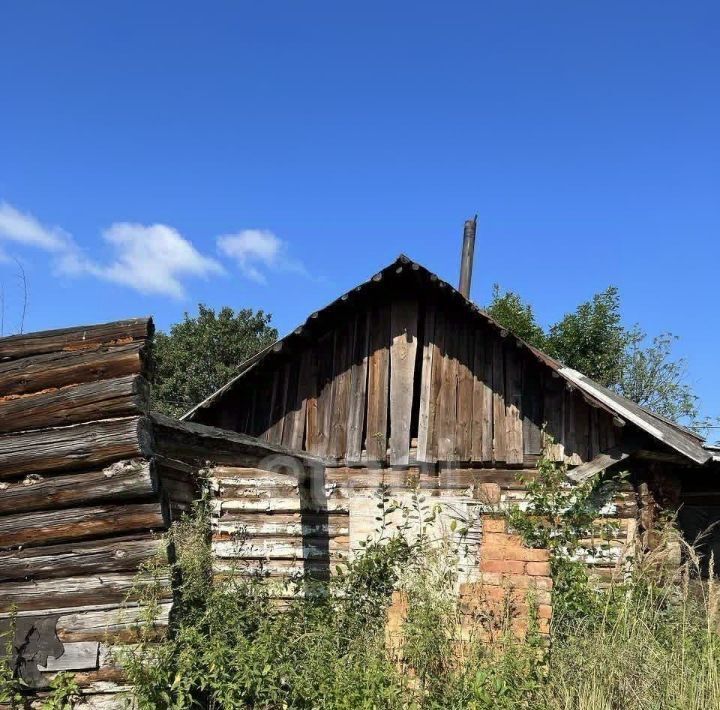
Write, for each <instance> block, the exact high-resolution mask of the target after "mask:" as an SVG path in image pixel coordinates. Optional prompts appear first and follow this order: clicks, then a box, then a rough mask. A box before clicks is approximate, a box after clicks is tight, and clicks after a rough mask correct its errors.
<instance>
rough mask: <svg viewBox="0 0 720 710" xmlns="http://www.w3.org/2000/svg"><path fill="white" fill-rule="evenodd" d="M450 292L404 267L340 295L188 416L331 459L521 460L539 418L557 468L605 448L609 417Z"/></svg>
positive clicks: (536, 439) (537, 432)
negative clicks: (227, 388)
mask: <svg viewBox="0 0 720 710" xmlns="http://www.w3.org/2000/svg"><path fill="white" fill-rule="evenodd" d="M458 298H461V297H459V296H458V294H456V293H453V292H451V290H450V289H448V288H444V289H443V288H442V287H441V286H437V287H435V288H434V289H428V288H422V287H421V285H419V284H418V282H417V280H416V279H415V275H414V273H413V272H412V270H408V273H407V278H403V277H402V275H401V276H400V277H398V278H396V279H394V280H393V282H392V283H388V284H386V285H384V284H383V283H382V282H380V283H377V284H373V288H371V289H370V290H368V291H367V292H363V293H362V295H360V294H358V295H356V296H355V297H353V294H352V293H351V294H350V296H349V297H348V298H347V299H346V300H345V301H343V302H341V303H340V304H339V305H338V306H336V307H335V308H333V309H327V312H324V313H320V314H317V315H316V316H314V317H313V318H311V319H309V321H308V324H307V325H306V327H305V328H304V329H303V331H302V333H301V334H300V335H299V337H295V338H293V339H288V340H287V342H285V343H281V344H279V345H278V346H277V348H279V350H277V351H273V352H270V353H269V354H268V355H267V356H266V357H264V358H263V359H262V360H260V361H259V362H258V363H257V364H256V365H254V366H253V367H252V368H251V369H249V370H248V371H247V372H246V373H245V374H244V375H243V376H242V377H241V378H239V380H238V381H237V383H236V384H235V385H234V386H233V388H232V389H231V390H230V391H229V392H227V393H226V394H225V395H224V396H223V397H222V398H220V399H219V400H218V401H217V402H215V403H213V404H211V405H210V406H208V407H206V408H200V409H198V410H197V411H196V412H195V413H194V414H193V415H192V417H193V420H194V421H198V422H202V423H206V424H211V425H214V426H220V427H223V428H228V429H232V430H234V431H238V432H243V433H247V434H250V435H252V436H257V437H259V438H261V439H263V440H265V441H268V442H271V443H275V444H282V445H284V446H287V447H288V448H291V449H296V450H303V451H306V452H308V453H311V454H313V455H316V456H319V457H321V458H323V459H325V460H326V461H327V462H329V463H332V464H334V465H344V466H359V465H370V464H372V465H391V466H407V465H410V464H411V463H412V464H416V463H425V464H436V463H441V464H442V463H448V462H450V463H463V462H464V463H470V462H472V463H474V464H493V465H507V466H513V467H522V466H524V465H530V466H532V465H533V464H534V463H535V461H536V460H537V456H538V454H539V453H540V451H541V448H542V434H541V432H542V427H543V424H545V425H546V427H547V432H548V434H550V435H552V436H553V438H554V439H555V440H556V442H557V445H556V446H555V447H554V448H553V453H554V456H555V458H557V459H558V460H561V459H563V458H564V459H565V460H567V461H568V462H569V463H571V464H579V463H582V462H584V461H587V460H589V459H591V458H593V457H594V456H595V455H597V453H599V452H600V451H602V450H606V449H608V448H611V447H612V446H613V445H614V444H615V440H616V438H617V429H616V427H615V426H614V423H613V416H612V414H611V413H610V412H608V411H606V410H605V409H603V408H600V407H598V406H597V404H596V403H592V404H591V403H589V402H588V400H586V399H585V398H584V396H583V395H582V394H581V392H580V391H579V390H571V389H569V386H568V384H567V383H566V382H565V380H563V379H561V378H560V377H558V376H557V375H556V373H554V372H552V370H551V368H549V367H547V365H546V364H545V363H543V362H541V361H540V359H539V357H538V355H537V354H535V352H534V351H532V350H531V349H530V348H528V347H527V346H525V345H524V344H523V343H521V342H520V341H518V340H517V339H516V338H515V337H513V336H512V335H510V334H509V333H507V332H506V331H501V330H500V329H499V328H497V327H493V326H492V325H491V324H489V323H488V320H487V318H486V317H484V316H482V315H481V314H479V313H477V312H473V311H471V310H470V309H469V308H468V307H467V304H466V303H465V302H460V301H459V300H458Z"/></svg>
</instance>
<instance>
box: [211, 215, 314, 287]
mask: <svg viewBox="0 0 720 710" xmlns="http://www.w3.org/2000/svg"><path fill="white" fill-rule="evenodd" d="M217 246H218V250H219V251H220V253H221V254H223V255H225V256H227V257H229V258H231V259H234V260H235V261H236V262H237V264H238V266H239V267H240V270H241V271H242V272H243V273H244V274H245V276H247V277H248V278H249V279H252V280H253V281H257V282H258V283H263V284H264V283H267V277H266V275H265V272H266V271H284V272H293V273H297V274H303V275H305V276H307V270H306V269H305V267H304V266H303V265H302V263H301V262H300V261H298V260H297V259H292V258H290V257H289V256H288V254H287V242H284V241H283V240H282V239H280V238H279V237H277V236H276V235H275V234H273V232H271V231H269V230H267V229H244V230H242V231H240V232H236V233H235V234H223V235H222V236H219V237H218V238H217Z"/></svg>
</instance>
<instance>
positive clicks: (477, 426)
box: [472, 329, 493, 461]
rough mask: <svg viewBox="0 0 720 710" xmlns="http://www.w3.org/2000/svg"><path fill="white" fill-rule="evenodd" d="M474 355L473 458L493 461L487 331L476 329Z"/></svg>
mask: <svg viewBox="0 0 720 710" xmlns="http://www.w3.org/2000/svg"><path fill="white" fill-rule="evenodd" d="M474 338H475V346H474V353H473V355H474V357H473V363H474V364H473V424H472V459H473V461H491V460H492V452H493V436H492V407H493V398H492V349H491V348H490V347H489V345H488V337H487V334H486V332H485V331H483V330H480V329H476V330H475V333H474Z"/></svg>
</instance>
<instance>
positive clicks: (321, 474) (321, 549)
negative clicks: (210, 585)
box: [208, 465, 638, 603]
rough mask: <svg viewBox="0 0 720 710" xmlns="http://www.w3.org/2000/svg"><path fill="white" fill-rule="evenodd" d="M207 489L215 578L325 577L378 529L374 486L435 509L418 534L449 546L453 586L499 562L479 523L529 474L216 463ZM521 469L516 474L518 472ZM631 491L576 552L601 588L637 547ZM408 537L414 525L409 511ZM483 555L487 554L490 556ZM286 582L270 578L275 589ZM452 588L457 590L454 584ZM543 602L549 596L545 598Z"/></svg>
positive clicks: (391, 521) (395, 516)
mask: <svg viewBox="0 0 720 710" xmlns="http://www.w3.org/2000/svg"><path fill="white" fill-rule="evenodd" d="M208 473H209V476H210V481H211V484H212V492H213V549H214V553H215V567H216V572H217V573H218V574H221V575H223V574H232V573H235V574H237V573H241V574H247V573H253V572H257V573H261V574H263V575H265V576H268V577H270V578H274V579H276V580H277V581H278V583H280V582H282V581H283V580H285V581H286V580H287V579H288V577H292V576H294V575H304V574H309V575H311V576H315V577H321V578H322V577H326V576H327V575H330V574H332V573H333V571H334V569H335V567H336V566H337V565H338V564H342V562H343V561H344V560H347V559H349V558H352V556H353V555H354V554H355V553H357V552H358V551H360V550H361V549H362V543H363V542H364V541H365V540H367V539H368V538H372V537H376V536H377V535H378V534H379V526H380V521H379V520H378V517H379V515H380V509H379V508H378V504H379V502H380V501H381V499H382V495H381V491H382V492H383V495H385V496H386V497H387V498H388V499H391V500H392V501H393V502H394V503H397V504H399V505H400V507H401V508H403V507H404V508H407V509H410V510H411V511H414V510H415V508H416V506H417V500H418V499H417V495H418V494H419V495H420V496H422V497H423V502H422V504H421V505H422V506H423V507H424V515H425V516H428V515H430V514H431V513H434V514H435V516H434V518H435V519H434V521H433V522H432V524H431V525H429V527H428V528H427V530H426V532H427V534H428V536H429V537H430V538H431V539H435V540H437V541H440V540H442V539H444V540H446V541H447V542H450V543H451V544H454V545H455V546H456V549H457V551H458V554H459V563H460V577H459V580H458V584H465V583H475V582H478V581H481V580H482V574H483V573H486V572H491V571H492V570H493V569H494V568H495V567H498V568H499V565H500V561H497V559H496V558H492V561H488V560H490V558H488V560H485V558H486V557H487V555H488V554H490V553H489V552H487V551H486V550H485V547H484V536H483V535H484V533H483V520H484V519H485V518H486V516H487V514H488V513H503V512H506V511H507V510H508V509H510V508H511V507H514V506H520V507H523V506H524V505H525V501H526V497H527V482H528V481H529V480H532V478H533V477H534V476H535V475H536V474H537V471H536V470H535V469H524V470H523V471H517V470H512V469H509V468H454V467H453V468H442V469H440V470H437V471H436V470H432V471H428V470H427V469H425V468H423V467H417V466H410V467H405V468H402V469H395V470H393V469H387V468H386V469H377V468H356V467H328V468H324V469H323V468H321V467H315V468H310V469H308V468H307V467H305V466H299V467H295V468H289V469H288V468H284V469H279V470H276V471H268V470H265V469H261V468H257V467H255V468H250V467H245V466H231V465H222V466H216V467H212V468H210V469H209V471H208ZM520 474H522V480H521V478H520ZM637 512H638V509H637V501H636V492H635V490H634V488H633V486H632V484H630V483H628V482H626V481H625V482H621V483H619V484H617V488H616V489H614V492H613V493H612V495H609V496H608V499H607V500H606V501H605V504H604V506H603V507H602V510H601V513H600V517H599V518H598V521H597V528H598V530H603V534H602V536H600V537H598V538H597V539H593V540H587V541H583V546H582V547H581V550H580V556H581V558H582V559H583V561H584V562H586V564H588V566H589V567H590V569H591V572H592V575H593V576H594V577H595V578H596V579H597V580H598V581H599V583H601V584H605V583H609V582H610V581H611V580H612V579H613V578H615V579H617V578H618V577H622V576H623V574H625V572H626V566H627V565H626V563H627V560H628V559H629V558H630V557H632V556H633V554H634V552H635V544H636V531H637V525H636V518H637ZM415 515H416V514H415V512H411V518H410V520H412V521H413V522H412V525H411V530H410V534H411V535H413V534H415V533H416V532H417V531H419V527H420V524H419V521H418V520H417V519H416V518H415V517H413V516H415ZM406 522H407V520H406V519H405V518H404V517H403V512H402V510H397V511H395V512H393V513H392V514H390V515H389V516H387V518H386V520H385V523H386V524H387V525H388V526H389V529H390V530H392V529H393V528H394V529H397V528H398V526H401V525H404V524H405V523H406ZM491 557H492V555H491ZM286 590H287V587H286V586H285V585H284V584H279V586H278V590H277V593H278V594H281V595H282V594H285V593H286ZM458 590H459V588H458ZM548 603H549V602H548Z"/></svg>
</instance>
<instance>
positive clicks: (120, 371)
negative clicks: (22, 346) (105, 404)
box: [0, 341, 145, 396]
mask: <svg viewBox="0 0 720 710" xmlns="http://www.w3.org/2000/svg"><path fill="white" fill-rule="evenodd" d="M144 346H145V344H144V343H143V342H142V341H140V342H131V343H126V344H125V345H118V346H113V347H106V348H105V347H104V348H101V349H99V350H93V351H88V352H82V351H81V352H75V351H69V352H59V353H50V354H47V355H36V356H33V357H28V358H22V359H21V360H9V361H7V362H1V361H0V396H6V395H10V394H28V393H31V392H39V391H41V390H45V389H54V388H57V387H65V386H66V385H75V384H80V383H84V382H96V381H98V380H108V379H112V378H116V377H124V376H126V375H135V374H139V373H142V371H143V369H144V362H143V349H144Z"/></svg>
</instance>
